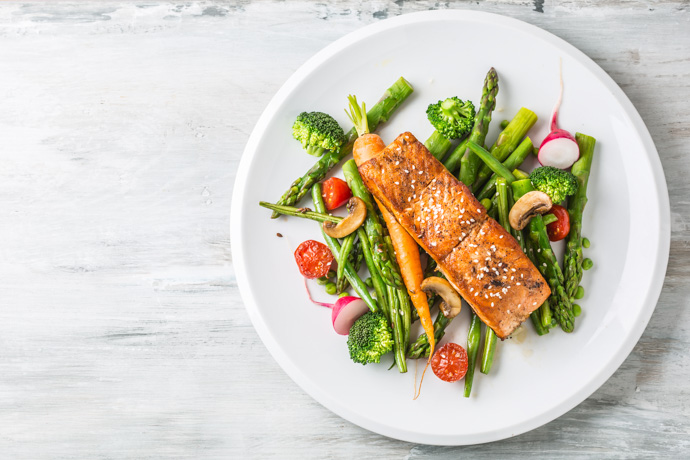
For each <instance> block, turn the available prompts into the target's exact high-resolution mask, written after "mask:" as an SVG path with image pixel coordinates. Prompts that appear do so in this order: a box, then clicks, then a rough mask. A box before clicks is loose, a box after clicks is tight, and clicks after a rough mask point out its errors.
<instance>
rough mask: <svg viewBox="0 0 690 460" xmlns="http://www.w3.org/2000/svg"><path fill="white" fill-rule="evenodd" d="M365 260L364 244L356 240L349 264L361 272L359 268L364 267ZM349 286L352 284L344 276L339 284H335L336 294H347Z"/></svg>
mask: <svg viewBox="0 0 690 460" xmlns="http://www.w3.org/2000/svg"><path fill="white" fill-rule="evenodd" d="M363 260H364V252H362V243H361V242H360V241H359V238H357V239H355V243H354V245H353V246H352V251H351V252H350V257H349V258H348V262H350V263H351V264H352V268H353V269H354V271H355V272H359V267H361V266H362V261H363ZM365 284H366V283H365ZM349 285H350V282H349V281H348V280H347V276H343V277H342V278H341V279H339V280H338V282H337V283H335V287H336V292H340V293H341V294H342V293H343V292H345V290H346V289H347V287H348V286H349Z"/></svg>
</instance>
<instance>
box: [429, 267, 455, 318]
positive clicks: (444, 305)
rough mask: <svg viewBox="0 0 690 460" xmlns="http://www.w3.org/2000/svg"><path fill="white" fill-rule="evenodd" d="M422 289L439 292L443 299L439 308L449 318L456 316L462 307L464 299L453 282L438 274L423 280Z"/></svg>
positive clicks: (430, 292)
mask: <svg viewBox="0 0 690 460" xmlns="http://www.w3.org/2000/svg"><path fill="white" fill-rule="evenodd" d="M421 287H422V291H424V292H426V293H427V294H432V293H434V294H438V295H439V296H441V298H442V299H443V302H441V305H440V306H439V308H440V309H441V312H442V313H443V316H445V317H446V318H448V319H451V318H454V317H455V316H456V315H457V314H458V313H460V310H461V309H462V299H461V298H460V295H459V294H458V293H457V291H456V290H455V289H453V286H451V284H450V283H449V282H448V281H447V280H445V279H443V278H440V277H438V276H430V277H428V278H426V279H425V280H424V281H422V285H421Z"/></svg>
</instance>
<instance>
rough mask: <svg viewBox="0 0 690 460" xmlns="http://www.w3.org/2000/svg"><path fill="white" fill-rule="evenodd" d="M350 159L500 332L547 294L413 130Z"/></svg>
mask: <svg viewBox="0 0 690 460" xmlns="http://www.w3.org/2000/svg"><path fill="white" fill-rule="evenodd" d="M355 161H356V162H357V165H358V169H359V172H360V175H361V176H362V180H363V181H364V184H365V185H366V186H367V188H368V189H369V190H370V191H371V193H372V194H373V195H374V196H375V197H376V198H377V199H378V200H379V201H380V202H381V203H382V204H383V205H384V206H385V207H386V208H387V209H388V210H389V211H390V212H391V213H392V214H393V215H394V216H395V218H396V219H397V220H398V222H399V223H400V224H401V225H402V226H403V227H404V228H405V230H407V232H408V233H409V234H410V235H411V236H412V237H413V238H414V239H415V240H416V241H417V243H419V245H420V246H421V247H422V249H424V250H425V251H426V252H427V253H428V254H429V255H430V256H431V257H432V258H433V259H434V260H435V261H436V263H437V264H438V267H439V269H440V270H441V272H442V273H443V274H444V275H445V276H446V278H448V281H449V282H450V283H451V284H452V285H453V287H455V289H456V290H457V291H458V292H459V293H460V295H461V296H462V297H463V298H464V299H465V300H466V301H467V303H469V304H470V306H471V307H472V309H473V310H474V312H475V313H476V314H477V315H478V316H479V317H480V318H481V320H482V321H483V322H484V323H485V324H486V325H487V326H489V327H490V328H491V329H493V330H494V332H496V335H497V336H498V337H500V338H501V339H505V338H506V337H508V336H509V335H510V334H511V333H512V332H513V331H514V330H515V328H516V327H518V326H519V325H520V323H522V322H523V321H525V320H526V319H527V317H528V316H529V315H530V313H532V312H533V311H534V310H536V309H537V308H538V307H539V306H540V305H541V304H542V303H543V302H544V300H546V298H547V297H548V296H549V294H550V293H551V290H550V289H549V286H548V284H547V283H546V281H545V280H544V278H543V277H542V276H541V274H540V273H539V271H538V270H537V268H536V267H535V266H534V265H533V264H532V262H531V261H530V260H529V259H528V258H527V256H525V254H524V253H523V252H522V249H521V248H520V246H519V244H518V243H517V241H515V239H514V238H513V237H512V236H511V235H510V233H508V232H506V231H505V229H504V228H503V227H502V226H501V225H499V224H498V222H496V221H495V220H494V219H492V218H490V217H489V216H488V215H487V213H486V210H485V209H484V207H483V206H482V205H481V204H480V203H479V201H477V199H476V198H475V197H474V195H472V193H471V192H470V190H469V189H468V188H467V187H466V186H465V185H464V184H463V183H462V182H460V181H459V180H457V179H456V178H455V177H454V176H453V175H452V174H451V173H450V172H448V170H447V169H446V168H445V167H444V166H443V165H442V164H441V163H440V162H439V161H438V160H436V159H435V158H434V157H433V156H432V155H431V154H430V153H429V151H428V150H427V149H426V147H424V145H423V144H422V143H420V142H419V141H418V140H417V139H416V138H415V137H414V136H413V135H412V134H411V133H403V134H401V135H400V136H398V138H397V139H396V140H395V141H394V142H393V143H391V144H390V145H388V146H387V147H385V148H380V149H379V150H378V151H375V152H372V154H371V155H370V156H369V157H361V158H357V157H355Z"/></svg>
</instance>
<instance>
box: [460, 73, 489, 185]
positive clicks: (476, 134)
mask: <svg viewBox="0 0 690 460" xmlns="http://www.w3.org/2000/svg"><path fill="white" fill-rule="evenodd" d="M496 94H498V74H497V73H496V69H494V68H493V67H492V68H491V69H489V72H488V73H487V74H486V79H485V80H484V88H483V89H482V99H481V102H480V105H479V110H478V111H477V115H476V116H475V118H474V126H473V127H472V132H471V133H470V137H469V142H474V143H475V144H479V145H484V140H485V139H486V134H487V133H488V132H489V123H491V112H493V110H494V108H495V107H496ZM479 166H481V160H480V159H479V158H478V157H477V155H475V154H474V153H473V152H472V151H471V150H469V149H468V150H466V151H465V153H464V154H463V157H462V159H461V160H460V180H461V181H462V182H463V183H464V184H465V185H467V186H468V187H472V184H474V181H475V179H476V178H477V172H478V170H479Z"/></svg>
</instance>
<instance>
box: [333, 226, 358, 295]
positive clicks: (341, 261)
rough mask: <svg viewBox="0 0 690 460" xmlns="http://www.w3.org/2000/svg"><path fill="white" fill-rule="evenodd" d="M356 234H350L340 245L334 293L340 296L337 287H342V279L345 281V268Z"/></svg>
mask: <svg viewBox="0 0 690 460" xmlns="http://www.w3.org/2000/svg"><path fill="white" fill-rule="evenodd" d="M356 237H357V234H356V233H355V232H353V233H350V234H349V235H347V236H346V237H345V238H344V239H343V244H341V245H340V254H338V259H337V261H338V269H337V270H336V272H335V273H336V275H335V284H336V291H335V292H336V293H338V294H340V292H341V291H339V290H338V285H342V281H341V280H343V279H345V276H344V275H345V266H346V265H347V260H348V258H349V257H350V253H351V252H352V248H353V247H354V245H355V238H356Z"/></svg>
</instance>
